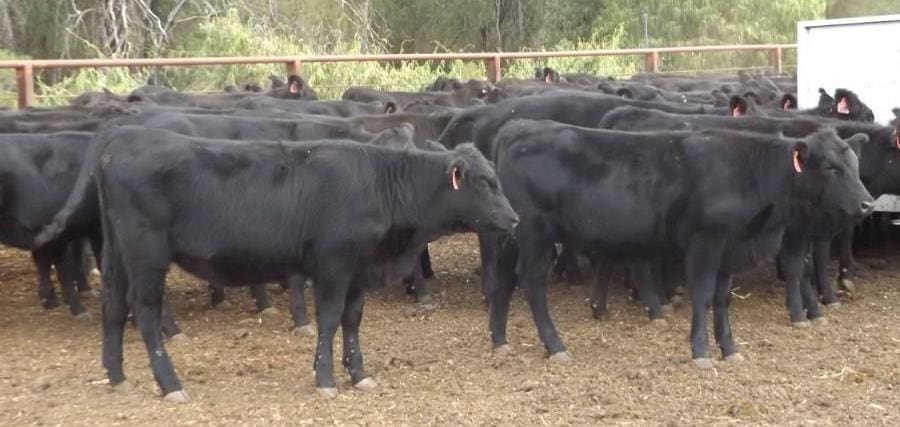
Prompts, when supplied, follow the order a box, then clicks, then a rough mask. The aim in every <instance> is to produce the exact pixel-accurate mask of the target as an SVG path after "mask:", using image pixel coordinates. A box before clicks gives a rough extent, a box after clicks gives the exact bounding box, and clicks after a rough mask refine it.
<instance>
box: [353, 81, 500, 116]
mask: <svg viewBox="0 0 900 427" xmlns="http://www.w3.org/2000/svg"><path fill="white" fill-rule="evenodd" d="M490 91H491V86H490V84H489V83H485V82H483V81H481V80H469V81H468V82H466V83H465V84H463V85H462V88H460V89H455V90H453V91H449V92H391V91H381V90H376V89H371V88H367V87H358V86H355V87H351V88H348V89H347V90H346V91H344V94H343V95H342V97H341V98H342V99H346V100H352V101H359V102H373V101H380V102H383V103H385V104H387V103H388V102H393V103H394V104H396V105H397V106H398V107H400V108H401V109H403V110H406V109H407V107H408V106H409V105H411V104H415V103H421V102H429V103H432V104H435V105H440V106H445V107H457V108H464V107H468V106H469V105H472V103H473V102H478V101H479V100H481V99H482V98H484V97H486V96H487V95H488V94H489V93H490Z"/></svg>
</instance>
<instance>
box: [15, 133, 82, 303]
mask: <svg viewBox="0 0 900 427" xmlns="http://www.w3.org/2000/svg"><path fill="white" fill-rule="evenodd" d="M92 137H93V134H91V133H85V132H62V133H53V134H42V135H30V134H27V135H26V134H2V135H0V243H3V244H5V245H10V246H13V247H15V248H19V249H24V250H30V251H31V256H32V259H33V260H34V264H35V266H36V267H37V272H38V295H39V297H40V299H41V302H42V303H43V306H44V308H48V309H49V308H54V307H57V306H58V305H59V301H58V300H57V298H56V292H55V291H54V289H53V284H52V283H51V280H50V268H51V266H53V267H55V268H56V273H57V276H58V278H59V282H60V287H61V289H62V292H63V300H64V301H65V303H66V304H67V305H68V306H69V310H70V311H71V313H72V314H73V315H75V316H77V317H86V316H87V315H88V313H87V311H85V308H84V307H83V306H82V305H81V302H80V300H79V297H78V292H77V291H78V290H81V291H86V290H89V285H88V283H87V279H86V277H85V274H84V269H83V267H82V264H81V259H82V258H81V249H82V244H81V241H80V240H79V239H73V240H62V241H59V242H56V243H55V244H53V245H49V246H44V247H41V248H36V247H35V246H34V245H33V239H34V236H35V235H36V234H37V233H38V232H39V231H40V230H41V228H42V227H43V226H44V225H45V224H47V223H49V222H50V220H51V219H53V215H54V214H55V213H56V212H57V211H59V209H60V208H61V207H62V206H63V204H65V202H66V199H67V198H68V196H69V193H70V192H71V190H72V187H73V185H74V184H75V178H76V177H77V176H78V171H79V170H80V169H81V165H82V163H83V161H84V156H85V152H86V151H87V149H88V147H89V145H90V141H91V138H92ZM96 237H99V236H96Z"/></svg>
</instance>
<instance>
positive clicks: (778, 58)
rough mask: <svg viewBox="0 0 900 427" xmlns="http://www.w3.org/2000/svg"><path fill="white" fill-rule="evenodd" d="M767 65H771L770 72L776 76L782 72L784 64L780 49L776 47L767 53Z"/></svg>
mask: <svg viewBox="0 0 900 427" xmlns="http://www.w3.org/2000/svg"><path fill="white" fill-rule="evenodd" d="M769 64H771V65H772V70H773V71H775V72H776V73H778V74H781V73H782V72H784V63H783V61H782V53H781V48H780V47H776V48H774V49H772V50H770V51H769Z"/></svg>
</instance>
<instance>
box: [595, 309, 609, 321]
mask: <svg viewBox="0 0 900 427" xmlns="http://www.w3.org/2000/svg"><path fill="white" fill-rule="evenodd" d="M594 319H596V320H599V321H601V322H605V321H607V320H609V313H598V312H596V311H595V312H594Z"/></svg>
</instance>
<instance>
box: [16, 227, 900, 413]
mask: <svg viewBox="0 0 900 427" xmlns="http://www.w3.org/2000/svg"><path fill="white" fill-rule="evenodd" d="M431 253H432V256H433V261H434V266H435V270H436V272H437V278H436V279H434V280H432V281H431V282H430V283H431V286H432V287H433V289H434V292H435V299H436V301H437V303H438V304H437V305H438V307H437V308H436V309H435V310H433V311H422V310H417V309H416V308H415V307H414V305H413V304H412V302H411V301H410V299H409V297H407V296H406V295H404V293H403V289H402V287H401V286H391V287H388V288H385V289H382V290H379V291H376V292H373V293H370V294H369V295H368V296H367V299H366V306H365V313H364V316H363V324H362V331H361V334H362V335H361V337H362V348H363V351H364V353H365V357H366V365H367V368H368V371H369V373H370V374H371V375H372V376H373V377H374V379H375V380H377V381H378V385H379V387H378V388H377V389H375V390H374V391H370V392H360V391H356V390H353V389H352V387H351V386H350V384H349V383H348V381H349V380H348V377H347V375H346V374H345V373H343V372H337V378H338V381H339V383H340V384H339V387H340V389H341V390H340V391H341V393H340V395H339V396H338V397H337V398H336V399H334V400H331V401H324V400H322V399H321V398H319V397H318V395H317V394H316V393H315V389H314V384H313V380H312V376H311V372H312V355H313V348H314V342H313V339H311V338H308V337H300V336H294V335H292V334H291V333H290V325H291V323H290V319H289V316H288V315H287V314H286V313H287V295H283V294H280V293H279V292H278V291H277V289H276V287H274V286H273V287H271V288H270V293H271V294H272V295H271V297H272V300H273V302H274V304H275V305H276V307H277V308H278V310H279V311H280V313H281V314H280V315H276V316H271V317H270V316H262V317H261V316H259V315H257V314H256V313H255V312H254V304H253V302H252V300H251V299H250V297H249V292H248V291H247V290H246V289H230V290H229V291H228V299H229V301H230V307H228V308H224V309H211V308H210V307H209V298H208V293H207V290H206V285H205V284H203V283H202V282H201V281H199V280H198V279H196V278H194V277H192V276H189V275H187V274H183V273H180V272H178V271H173V272H172V273H171V274H170V277H169V286H168V297H169V298H170V299H171V300H172V301H173V304H174V310H175V315H176V318H177V320H178V321H179V322H180V325H181V327H182V328H183V329H184V331H185V332H186V333H187V334H188V336H189V337H190V339H188V340H186V341H180V342H173V343H169V344H167V346H168V350H169V353H170V354H171V355H172V357H173V360H174V363H175V366H176V369H177V370H178V373H179V374H180V376H181V379H182V381H183V382H184V386H185V390H186V391H187V393H188V394H189V395H190V397H191V398H192V402H191V403H188V404H181V405H178V404H169V403H165V402H163V401H161V399H160V398H159V396H158V392H157V390H156V385H155V383H154V381H153V377H152V375H151V373H150V370H149V368H148V362H147V355H146V352H145V350H144V346H143V344H142V342H141V341H140V337H139V335H138V333H137V332H136V331H135V330H134V329H133V328H129V329H128V331H127V332H126V336H125V369H126V374H127V375H129V379H130V381H131V382H132V383H133V384H134V385H135V387H134V388H133V389H132V390H131V391H128V392H124V393H113V392H111V391H110V390H109V387H108V386H107V385H106V384H105V373H104V371H103V369H102V367H101V365H100V335H99V332H100V325H99V317H100V315H99V302H100V300H99V298H98V297H88V298H87V299H86V305H87V307H88V309H89V311H90V312H91V314H92V318H91V319H88V320H78V319H75V318H73V317H71V316H70V315H69V314H68V311H67V310H66V309H64V308H59V309H55V310H50V311H47V310H44V309H42V308H41V307H40V306H39V304H38V300H37V295H36V291H35V284H34V282H35V276H34V272H33V268H32V266H31V264H30V258H29V256H28V254H27V253H25V252H21V251H15V250H12V249H8V248H3V249H0V425H15V426H20V425H32V424H35V425H125V424H128V425H176V424H178V425H229V426H232V425H264V424H265V425H331V424H338V425H361V424H362V425H409V426H417V425H425V424H429V425H432V424H434V425H454V426H455V425H562V424H568V425H573V426H576V425H610V424H616V425H620V424H637V425H660V424H665V425H696V424H714V425H726V424H739V425H748V424H753V425H758V424H778V425H801V424H802V425H806V424H810V425H812V424H815V425H894V426H896V425H900V314H898V312H897V308H900V263H898V262H900V257H895V256H886V255H884V254H883V253H881V254H878V256H877V257H874V258H873V257H868V258H861V259H860V262H861V263H862V265H863V266H864V267H865V266H868V268H867V270H866V276H865V278H864V279H863V280H860V281H859V282H860V284H864V285H865V287H864V289H863V291H862V292H861V294H860V295H858V298H855V299H853V300H845V301H844V303H843V305H842V306H841V307H839V308H837V309H833V310H829V311H828V312H827V318H828V320H829V321H828V323H827V324H826V325H821V326H815V327H811V328H806V329H797V328H792V327H791V326H790V323H789V322H788V318H787V313H786V311H785V309H784V292H783V288H782V287H781V286H780V284H779V283H778V282H776V281H775V280H774V279H773V277H774V273H773V269H772V268H771V267H764V268H761V269H759V270H756V271H753V272H750V273H747V274H744V275H742V276H740V277H738V278H737V279H736V280H735V289H734V298H733V302H732V310H731V319H732V325H733V327H734V333H735V336H736V338H737V341H738V342H739V343H740V347H741V351H742V353H743V355H744V356H745V357H746V361H745V362H743V363H741V364H737V365H732V364H726V363H724V362H721V361H719V362H717V363H716V367H715V369H714V370H711V371H699V370H697V369H695V368H693V367H692V365H691V363H690V350H689V347H688V341H687V337H688V331H689V328H690V319H689V310H688V309H686V308H681V309H680V310H678V311H676V312H675V313H674V314H673V315H672V316H671V317H670V318H669V319H668V324H667V325H664V326H659V325H651V324H650V323H649V322H648V320H647V318H646V316H645V315H644V312H643V310H642V309H641V308H640V307H639V306H637V305H635V304H633V303H632V302H631V301H629V299H628V293H627V292H626V291H625V290H624V288H623V287H622V286H616V288H615V290H614V292H612V299H611V304H610V318H609V319H608V320H606V321H604V322H600V321H597V320H594V319H592V318H591V315H590V310H589V308H588V305H587V302H586V299H587V297H588V295H589V289H588V287H586V286H572V287H570V286H565V285H563V284H554V285H552V286H551V291H550V297H549V298H550V301H551V303H552V311H553V314H554V315H555V319H556V324H557V327H558V328H559V330H560V331H561V334H562V337H563V340H564V342H565V343H566V344H567V345H568V347H569V350H570V352H571V353H572V355H573V356H574V358H575V361H574V362H573V363H572V364H569V365H559V364H555V363H553V362H551V361H549V360H548V359H547V358H546V356H545V354H544V349H543V346H542V345H540V344H538V341H537V335H536V332H535V329H534V325H533V323H532V321H531V317H530V314H529V312H528V309H527V307H526V305H525V303H524V301H523V299H522V298H521V295H517V297H516V299H515V300H514V302H513V307H512V309H511V312H512V313H511V319H510V326H509V339H510V344H511V346H512V348H513V350H514V353H513V354H512V355H509V356H504V357H499V356H494V355H492V354H491V352H490V344H489V343H490V341H489V338H488V332H487V317H486V312H485V309H484V307H483V303H482V300H481V297H480V290H479V286H478V281H479V277H478V271H477V270H478V249H477V243H476V242H475V239H474V237H473V236H471V235H466V236H457V237H453V238H449V239H444V240H442V241H440V242H439V243H437V244H435V245H433V248H432V250H431ZM92 281H93V284H94V286H98V285H97V282H96V278H93V279H92ZM309 300H310V301H311V298H309ZM340 342H341V341H340V339H339V338H338V339H337V340H336V349H335V353H336V354H340ZM336 362H337V364H338V366H339V362H338V361H336Z"/></svg>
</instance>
